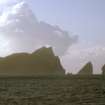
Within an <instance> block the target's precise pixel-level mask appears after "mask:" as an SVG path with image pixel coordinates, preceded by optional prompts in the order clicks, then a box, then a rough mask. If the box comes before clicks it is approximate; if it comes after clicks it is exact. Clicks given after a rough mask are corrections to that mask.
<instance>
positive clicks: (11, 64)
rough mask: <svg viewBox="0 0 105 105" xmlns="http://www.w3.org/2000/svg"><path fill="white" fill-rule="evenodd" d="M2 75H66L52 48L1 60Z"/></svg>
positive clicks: (0, 72)
mask: <svg viewBox="0 0 105 105" xmlns="http://www.w3.org/2000/svg"><path fill="white" fill-rule="evenodd" d="M0 74H1V75H64V74H65V70H64V69H63V67H62V65H61V63H60V59H59V57H57V56H55V55H54V53H53V50H52V48H46V47H43V48H40V49H38V50H37V51H35V52H33V53H32V54H28V53H17V54H12V55H10V56H7V57H5V58H1V59H0Z"/></svg>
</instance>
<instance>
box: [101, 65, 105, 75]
mask: <svg viewBox="0 0 105 105" xmlns="http://www.w3.org/2000/svg"><path fill="white" fill-rule="evenodd" d="M102 74H103V75H105V64H104V65H103V67H102Z"/></svg>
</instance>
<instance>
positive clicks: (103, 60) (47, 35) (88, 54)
mask: <svg viewBox="0 0 105 105" xmlns="http://www.w3.org/2000/svg"><path fill="white" fill-rule="evenodd" d="M18 1H19V3H18ZM26 2H27V4H28V6H29V8H30V9H31V10H32V11H33V13H34V15H35V16H33V13H31V12H30V9H27V6H26V7H22V5H21V4H22V0H14V1H13V0H0V33H1V34H0V46H1V47H0V49H1V50H0V55H1V56H2V55H7V54H9V53H13V52H16V51H28V50H29V51H33V50H34V49H36V48H38V47H40V46H42V45H48V46H49V45H51V46H53V47H54V49H55V52H56V53H57V54H61V55H62V54H63V55H62V57H61V60H62V64H63V65H64V67H65V68H66V69H67V71H70V72H73V73H76V72H77V71H78V70H79V69H80V68H81V67H82V66H83V65H84V64H85V63H87V62H88V61H92V62H93V64H94V72H95V73H100V72H101V71H100V68H101V66H102V65H103V64H105V54H104V52H105V47H104V46H105V29H104V28H105V0H27V1H26ZM41 21H43V22H41ZM24 24H25V25H24ZM56 25H57V26H56ZM27 26H28V27H27ZM27 29H28V30H27ZM43 33H44V34H43ZM29 34H30V35H29ZM42 36H43V37H42ZM77 36H78V37H79V40H78V37H77ZM77 40H78V41H77ZM27 41H28V43H27ZM33 44H34V45H35V46H34V47H33ZM25 46H28V47H25Z"/></svg>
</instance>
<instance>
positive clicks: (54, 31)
mask: <svg viewBox="0 0 105 105" xmlns="http://www.w3.org/2000/svg"><path fill="white" fill-rule="evenodd" d="M4 4H5V5H6V8H4V9H3V12H2V13H1V15H0V36H3V39H1V40H6V41H8V42H9V43H8V45H7V44H6V46H7V48H9V52H7V53H13V52H18V51H19V52H20V51H28V52H30V51H33V50H35V49H37V48H39V47H41V46H52V47H53V49H54V51H55V53H56V54H57V55H63V54H64V53H65V52H66V51H67V50H68V48H69V47H70V46H71V45H72V44H73V43H76V42H77V40H78V36H70V35H69V33H68V32H67V31H65V30H63V29H61V28H60V27H59V26H53V25H50V24H48V23H46V22H41V21H39V20H38V19H37V18H36V17H35V15H34V14H33V12H32V11H31V9H30V8H29V6H28V5H27V4H26V3H25V2H23V1H21V2H17V0H15V2H7V3H4ZM0 44H1V46H2V43H0ZM3 44H4V43H3ZM2 48H3V47H2Z"/></svg>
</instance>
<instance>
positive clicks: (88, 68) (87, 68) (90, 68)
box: [78, 62, 93, 75]
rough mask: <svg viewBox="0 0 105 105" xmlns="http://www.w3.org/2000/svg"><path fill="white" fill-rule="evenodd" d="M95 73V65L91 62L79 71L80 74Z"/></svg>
mask: <svg viewBox="0 0 105 105" xmlns="http://www.w3.org/2000/svg"><path fill="white" fill-rule="evenodd" d="M92 74H93V65H92V63H91V62H88V63H87V64H86V65H85V66H84V67H83V68H82V69H81V70H80V71H79V72H78V75H92Z"/></svg>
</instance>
